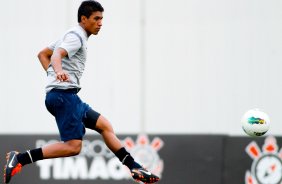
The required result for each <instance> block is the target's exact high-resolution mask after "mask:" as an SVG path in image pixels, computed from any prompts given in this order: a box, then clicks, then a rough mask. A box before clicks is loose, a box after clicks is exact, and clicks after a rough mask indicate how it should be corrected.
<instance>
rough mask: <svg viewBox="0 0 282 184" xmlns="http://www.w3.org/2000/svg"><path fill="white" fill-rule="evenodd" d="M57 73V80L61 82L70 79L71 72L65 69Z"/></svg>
mask: <svg viewBox="0 0 282 184" xmlns="http://www.w3.org/2000/svg"><path fill="white" fill-rule="evenodd" d="M56 75H57V76H56V78H57V80H59V81H61V82H66V81H70V77H69V74H68V73H67V72H66V71H64V70H62V71H58V72H56Z"/></svg>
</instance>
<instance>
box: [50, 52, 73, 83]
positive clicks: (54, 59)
mask: <svg viewBox="0 0 282 184" xmlns="http://www.w3.org/2000/svg"><path fill="white" fill-rule="evenodd" d="M67 55H68V52H67V51H66V50H65V49H63V48H57V49H56V50H54V52H53V54H52V56H51V65H52V67H53V69H54V71H55V73H56V75H57V79H58V80H60V81H69V75H68V73H67V72H66V71H64V70H63V68H62V58H64V57H66V56H67Z"/></svg>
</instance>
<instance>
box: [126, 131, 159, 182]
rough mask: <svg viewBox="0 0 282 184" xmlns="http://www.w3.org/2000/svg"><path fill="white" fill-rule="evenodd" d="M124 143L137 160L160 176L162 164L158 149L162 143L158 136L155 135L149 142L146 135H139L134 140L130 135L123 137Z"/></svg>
mask: <svg viewBox="0 0 282 184" xmlns="http://www.w3.org/2000/svg"><path fill="white" fill-rule="evenodd" d="M124 144H125V147H126V148H127V149H128V151H129V152H130V153H131V154H132V155H133V156H134V159H135V160H136V161H137V162H139V163H142V165H143V166H144V167H145V168H147V169H148V170H149V171H151V172H152V173H154V174H156V175H158V176H160V177H161V174H162V171H163V168H164V166H163V165H164V164H163V160H162V159H160V157H159V154H158V151H159V150H160V149H161V148H162V147H163V145H164V143H163V141H162V140H161V139H160V138H158V137H155V138H154V139H153V140H152V142H150V140H149V138H148V136H147V135H139V136H138V137H137V140H136V142H134V141H133V140H132V138H130V137H127V138H125V139H124Z"/></svg>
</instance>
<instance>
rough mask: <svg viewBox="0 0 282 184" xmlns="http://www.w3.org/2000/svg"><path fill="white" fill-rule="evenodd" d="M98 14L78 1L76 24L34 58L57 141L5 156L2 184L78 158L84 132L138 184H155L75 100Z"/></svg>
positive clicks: (104, 124) (105, 124)
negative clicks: (36, 166) (40, 166)
mask: <svg viewBox="0 0 282 184" xmlns="http://www.w3.org/2000/svg"><path fill="white" fill-rule="evenodd" d="M103 11H104V8H103V7H102V6H101V4H100V3H98V2H97V1H94V0H88V1H83V2H82V3H81V5H80V7H79V9H78V25H77V26H75V27H73V28H72V29H70V30H68V31H67V32H66V33H65V34H64V35H63V36H62V37H61V38H60V39H59V40H57V41H56V42H54V43H52V44H51V45H49V46H48V47H47V48H45V49H43V50H42V51H41V52H40V53H39V54H38V58H39V60H40V62H41V64H42V66H43V68H44V69H45V70H46V71H47V76H48V84H47V86H46V99H45V105H46V108H47V110H48V111H49V112H50V113H51V114H52V115H53V116H54V117H55V119H56V122H57V126H58V129H59V133H60V138H61V141H62V142H58V143H54V144H50V145H46V146H44V147H42V148H36V149H32V150H27V151H26V152H22V153H19V152H16V151H11V152H9V153H7V164H6V165H5V167H4V182H5V183H9V182H10V180H11V178H12V177H13V176H14V175H15V174H17V173H18V172H19V171H20V170H21V168H22V167H23V166H24V165H26V164H30V163H33V162H36V161H38V160H43V159H50V158H60V157H69V156H75V155H78V154H79V153H80V151H81V147H82V139H83V136H84V134H85V127H86V128H89V129H92V130H95V131H97V132H99V133H100V134H101V135H102V137H103V139H104V141H105V144H106V145H107V146H108V148H109V149H110V150H111V151H112V152H113V153H114V154H115V155H116V156H117V158H118V159H119V160H120V161H121V162H122V163H123V164H124V165H126V166H127V167H128V168H129V170H130V171H131V174H132V177H133V178H134V179H135V180H138V181H142V182H144V183H155V182H157V181H158V180H159V177H157V176H155V175H154V174H152V173H150V172H148V171H147V170H146V169H144V168H143V167H142V166H141V165H139V164H138V163H137V162H135V161H134V158H133V157H132V156H131V155H130V153H128V152H127V151H126V149H125V148H124V147H123V146H122V144H121V142H120V140H119V139H118V138H117V137H116V135H115V133H114V131H113V128H112V126H111V124H110V122H109V121H108V120H107V119H106V118H105V117H103V116H102V115H101V114H99V113H98V112H96V111H94V110H93V109H92V108H91V107H90V106H89V105H88V104H86V103H84V102H83V101H81V99H80V98H79V96H78V95H77V93H78V92H79V90H80V88H81V87H80V85H79V84H80V83H79V80H80V78H81V76H82V73H83V71H84V67H85V62H86V52H87V49H86V48H87V39H88V38H89V37H90V36H91V35H97V34H98V32H99V31H100V29H101V27H102V19H103Z"/></svg>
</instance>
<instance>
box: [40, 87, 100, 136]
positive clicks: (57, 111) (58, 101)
mask: <svg viewBox="0 0 282 184" xmlns="http://www.w3.org/2000/svg"><path fill="white" fill-rule="evenodd" d="M77 92H78V90H77V89H68V90H61V89H52V90H51V91H50V92H48V93H47V94H46V99H45V105H46V108H47V110H48V111H49V112H50V113H51V114H52V115H53V116H54V117H55V118H56V122H57V126H58V129H59V132H60V137H61V140H62V141H69V140H73V139H79V140H82V138H83V136H84V134H85V127H86V128H91V129H95V126H96V122H97V120H98V118H99V116H100V114H99V113H97V112H95V111H94V110H92V109H91V107H90V106H89V105H88V104H86V103H84V102H83V101H81V99H80V98H79V96H78V95H77ZM88 114H89V115H88ZM87 115H88V116H89V117H88V116H87ZM84 122H86V124H85V123H84Z"/></svg>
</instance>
